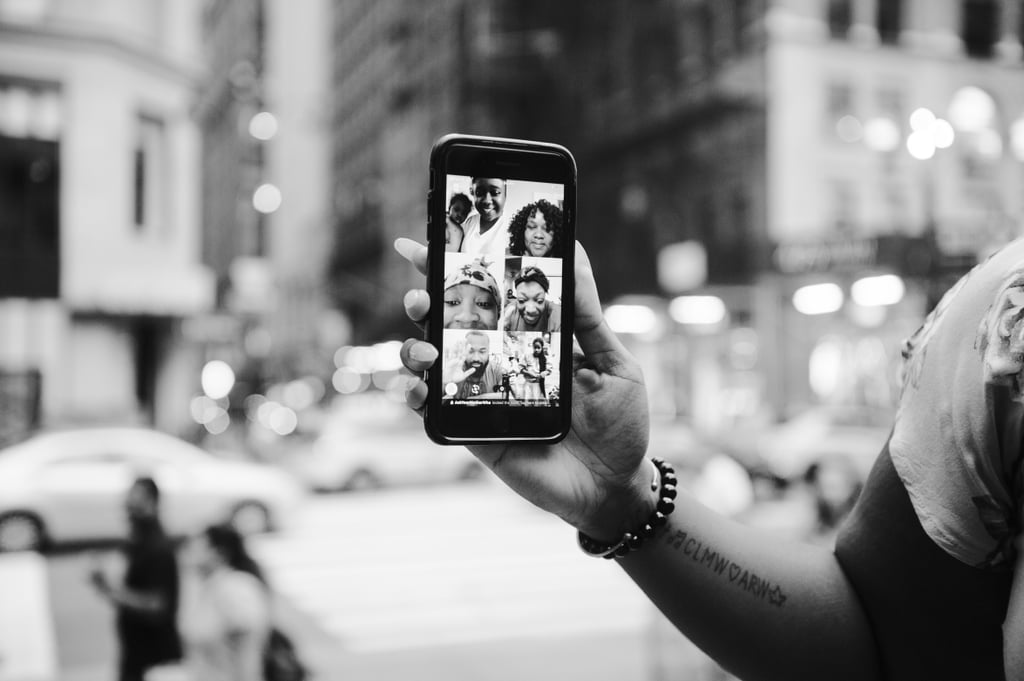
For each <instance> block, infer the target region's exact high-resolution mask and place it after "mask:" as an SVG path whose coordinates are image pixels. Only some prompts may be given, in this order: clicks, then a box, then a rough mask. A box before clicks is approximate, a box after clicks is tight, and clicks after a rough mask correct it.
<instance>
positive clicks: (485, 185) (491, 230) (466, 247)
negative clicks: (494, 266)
mask: <svg viewBox="0 0 1024 681" xmlns="http://www.w3.org/2000/svg"><path fill="white" fill-rule="evenodd" d="M507 185H508V183H507V182H505V180H502V179H498V178H492V177H474V178H472V181H471V185H470V193H471V194H472V199H473V207H474V208H476V213H474V214H473V215H470V216H469V217H467V218H466V220H465V222H463V223H462V228H463V230H465V237H464V239H463V241H462V252H463V253H473V254H479V255H487V256H489V257H490V258H491V259H492V260H493V261H495V262H497V261H500V260H501V259H502V258H504V257H505V248H506V247H507V246H508V220H507V219H506V216H505V192H506V190H507Z"/></svg>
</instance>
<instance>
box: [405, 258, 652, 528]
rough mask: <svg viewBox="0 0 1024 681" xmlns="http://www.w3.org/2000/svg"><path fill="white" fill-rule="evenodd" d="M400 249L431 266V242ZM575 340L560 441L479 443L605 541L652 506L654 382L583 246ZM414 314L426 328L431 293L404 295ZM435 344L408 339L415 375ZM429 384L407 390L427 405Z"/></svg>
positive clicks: (517, 479)
mask: <svg viewBox="0 0 1024 681" xmlns="http://www.w3.org/2000/svg"><path fill="white" fill-rule="evenodd" d="M395 249H396V250H397V251H398V253H399V254H400V255H402V256H403V257H404V258H405V259H406V260H408V261H409V262H411V263H412V264H413V265H415V266H416V268H417V269H418V270H419V271H420V272H421V273H424V274H425V273H426V259H427V249H426V247H425V246H423V245H421V244H419V243H417V242H415V241H413V240H411V239H404V238H402V239H398V240H397V241H396V242H395ZM575 276H576V322H575V326H576V341H577V347H576V350H575V351H574V353H573V386H572V390H573V405H572V427H571V429H570V432H569V434H568V435H567V436H566V437H565V439H564V440H562V441H561V442H559V443H557V444H554V445H543V444H519V443H510V444H494V445H473V446H470V447H469V450H470V451H471V452H473V454H475V455H476V456H477V457H478V458H479V459H480V460H481V461H482V462H483V463H484V465H486V466H487V467H488V468H490V469H491V470H492V471H494V473H495V474H496V475H497V476H498V477H499V478H500V479H501V480H503V481H504V482H505V483H506V484H507V485H509V487H511V488H512V489H513V490H515V491H516V492H518V493H519V494H520V495H521V496H523V497H524V498H526V499H527V500H529V501H530V502H532V503H534V504H535V505H537V506H539V507H540V508H542V509H544V510H547V511H550V512H552V513H554V514H556V515H558V516H559V517H561V518H562V519H563V520H565V521H566V522H568V523H569V524H571V525H573V526H574V527H576V528H578V529H580V530H582V531H583V532H585V533H586V534H588V535H589V536H591V537H593V538H594V539H598V540H608V541H616V540H618V539H619V538H620V537H621V536H622V533H623V532H625V531H627V530H631V529H633V528H635V526H636V525H637V524H639V523H640V522H642V520H643V519H644V518H646V517H647V515H648V514H649V513H650V511H651V509H652V508H653V506H654V503H655V500H654V499H653V498H652V496H651V491H650V490H651V488H650V482H651V476H652V474H653V471H652V467H651V466H649V465H646V464H645V463H644V456H645V453H646V451H647V443H648V438H649V434H650V422H649V411H648V406H647V389H646V387H645V385H644V380H643V375H642V373H641V371H640V367H639V364H638V363H637V361H636V359H635V358H634V357H633V356H632V355H631V354H630V353H629V351H628V350H626V348H625V347H624V346H623V345H622V343H621V341H620V340H619V339H618V338H617V337H616V336H615V334H614V333H613V332H612V331H611V329H609V328H608V325H607V324H606V323H605V322H604V315H603V313H602V310H601V302H600V298H599V297H598V293H597V285H596V284H595V282H594V276H593V271H592V270H591V267H590V260H589V258H588V257H587V254H586V251H585V250H584V249H583V247H582V246H581V245H580V244H579V243H577V244H576V271H575ZM404 304H405V309H406V313H407V314H408V316H409V318H410V319H412V320H413V321H414V322H416V323H417V324H419V325H421V326H422V323H423V322H424V321H425V319H426V317H427V314H428V312H429V310H430V297H429V295H428V294H427V292H426V291H424V290H420V289H414V290H411V291H409V292H407V293H406V295H405V299H404ZM437 356H438V353H437V349H436V348H434V346H432V345H431V344H429V343H427V342H426V341H422V340H418V339H412V338H410V339H408V340H406V341H405V343H404V344H403V345H402V350H401V357H402V362H403V364H404V365H405V366H406V368H407V369H409V370H410V371H412V372H413V373H414V374H416V375H419V374H420V373H421V372H423V371H425V370H426V369H428V368H430V367H431V366H432V365H433V364H434V362H435V361H436V360H437ZM426 398H427V386H426V384H425V383H424V382H423V381H422V380H416V381H414V382H413V383H412V384H411V386H410V388H409V390H408V393H407V398H406V399H407V402H408V404H409V406H410V407H411V408H413V409H414V410H416V411H419V412H422V408H423V405H424V404H425V402H426Z"/></svg>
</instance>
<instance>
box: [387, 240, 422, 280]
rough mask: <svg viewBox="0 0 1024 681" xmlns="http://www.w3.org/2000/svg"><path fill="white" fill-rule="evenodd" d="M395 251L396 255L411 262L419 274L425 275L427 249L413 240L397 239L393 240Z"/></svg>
mask: <svg viewBox="0 0 1024 681" xmlns="http://www.w3.org/2000/svg"><path fill="white" fill-rule="evenodd" d="M395 250H396V251H398V254H399V255H400V256H402V257H403V258H405V259H406V260H408V261H409V262H411V263H412V264H413V265H415V266H416V269H417V270H419V272H420V274H423V275H426V273H427V247H426V246H424V245H423V244H421V243H420V242H418V241H415V240H413V239H407V238H406V237H404V236H402V237H398V238H397V239H395Z"/></svg>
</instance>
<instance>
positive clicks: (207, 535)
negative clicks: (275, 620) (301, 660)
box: [181, 524, 272, 681]
mask: <svg viewBox="0 0 1024 681" xmlns="http://www.w3.org/2000/svg"><path fill="white" fill-rule="evenodd" d="M185 555H186V557H187V564H188V566H189V568H190V570H189V574H188V579H187V580H186V584H187V588H186V598H185V599H184V603H183V606H182V614H181V632H182V638H183V639H184V642H185V659H186V664H185V668H186V670H187V672H188V676H189V678H191V679H193V680H194V681H263V679H264V655H265V653H266V649H267V643H268V641H269V637H270V632H271V629H272V622H271V603H270V592H269V589H268V587H267V583H266V580H265V578H264V575H263V571H262V570H261V569H260V567H259V565H258V564H257V563H256V561H255V560H254V559H253V558H252V556H251V555H250V554H249V552H248V550H247V549H246V546H245V540H244V538H243V537H242V535H241V534H240V533H239V532H238V531H237V530H236V529H235V528H234V527H232V526H231V525H227V524H223V525H211V526H210V527H208V528H206V530H205V531H203V532H201V533H200V534H198V535H196V536H195V537H193V538H192V539H191V540H190V541H189V543H188V545H187V547H186V554H185Z"/></svg>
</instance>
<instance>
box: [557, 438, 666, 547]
mask: <svg viewBox="0 0 1024 681" xmlns="http://www.w3.org/2000/svg"><path fill="white" fill-rule="evenodd" d="M660 484H661V474H660V473H659V471H658V468H657V466H655V465H654V462H653V461H651V460H650V459H647V458H645V459H644V460H643V463H642V464H641V465H640V466H638V467H637V469H636V470H635V471H634V472H633V475H631V476H630V478H629V479H628V480H627V481H626V482H625V483H624V484H622V485H620V486H616V487H613V488H609V489H607V490H606V491H605V495H604V498H603V500H602V501H601V502H600V503H599V504H598V505H597V508H596V510H595V512H594V513H591V514H590V516H589V517H588V518H587V520H586V522H585V523H582V524H580V526H579V527H577V529H578V530H580V531H581V532H583V533H584V534H585V535H587V536H588V537H591V538H593V539H595V540H597V541H599V542H604V543H609V544H612V543H615V542H617V541H618V540H619V539H620V538H621V537H622V535H623V533H624V532H628V531H630V530H631V529H633V528H635V527H637V526H638V524H643V521H644V520H645V519H646V518H647V517H648V516H650V514H651V512H652V511H653V510H654V508H655V507H656V506H657V504H658V489H659V487H660Z"/></svg>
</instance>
